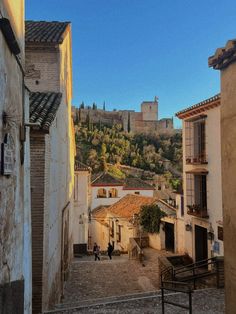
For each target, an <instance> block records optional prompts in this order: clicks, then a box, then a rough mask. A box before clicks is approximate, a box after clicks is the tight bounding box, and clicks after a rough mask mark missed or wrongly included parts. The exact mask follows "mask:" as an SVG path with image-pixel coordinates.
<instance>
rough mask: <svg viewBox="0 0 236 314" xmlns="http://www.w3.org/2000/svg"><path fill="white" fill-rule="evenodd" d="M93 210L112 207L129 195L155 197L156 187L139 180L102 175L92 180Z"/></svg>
mask: <svg viewBox="0 0 236 314" xmlns="http://www.w3.org/2000/svg"><path fill="white" fill-rule="evenodd" d="M91 186H92V204H91V209H92V210H93V209H94V208H96V207H98V206H110V205H112V204H114V203H116V202H117V201H118V200H119V199H121V198H122V197H124V196H125V195H127V194H135V195H142V196H149V197H153V193H154V187H153V186H151V185H150V184H148V183H146V182H144V181H143V180H141V179H139V178H126V179H117V178H114V177H113V176H112V175H110V174H109V173H102V174H100V175H99V176H98V177H96V178H95V179H93V180H92V184H91Z"/></svg>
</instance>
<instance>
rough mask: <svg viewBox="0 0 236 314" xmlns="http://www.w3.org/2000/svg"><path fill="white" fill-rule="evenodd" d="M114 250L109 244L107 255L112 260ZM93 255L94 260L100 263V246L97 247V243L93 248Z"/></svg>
mask: <svg viewBox="0 0 236 314" xmlns="http://www.w3.org/2000/svg"><path fill="white" fill-rule="evenodd" d="M113 250H114V248H113V246H112V245H111V243H108V247H107V255H108V256H109V258H110V259H112V252H113ZM93 254H94V258H95V261H96V260H97V259H98V260H99V261H100V256H99V255H100V246H98V245H97V243H94V246H93Z"/></svg>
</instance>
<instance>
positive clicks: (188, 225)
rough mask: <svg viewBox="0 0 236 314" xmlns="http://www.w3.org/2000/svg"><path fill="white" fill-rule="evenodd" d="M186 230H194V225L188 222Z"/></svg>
mask: <svg viewBox="0 0 236 314" xmlns="http://www.w3.org/2000/svg"><path fill="white" fill-rule="evenodd" d="M185 230H186V231H192V225H191V223H187V224H186V225H185Z"/></svg>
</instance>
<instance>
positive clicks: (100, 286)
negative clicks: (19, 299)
mask: <svg viewBox="0 0 236 314" xmlns="http://www.w3.org/2000/svg"><path fill="white" fill-rule="evenodd" d="M164 254H165V255H166V254H168V253H166V252H165V251H157V250H154V249H151V248H147V249H145V261H144V263H143V264H141V263H139V262H137V261H135V260H129V259H128V256H127V255H121V256H113V259H112V260H111V261H110V260H108V258H107V256H101V261H96V262H95V261H94V257H93V256H85V257H82V258H77V259H75V260H74V262H73V264H72V266H71V270H70V275H69V280H68V281H67V284H66V286H65V291H64V298H63V302H62V303H61V304H58V305H57V306H56V307H55V309H54V310H53V311H49V312H45V313H55V314H56V313H58V314H59V313H63V314H65V313H68V314H72V313H74V314H75V313H100V314H102V313H122V314H123V313H138V314H139V313H140V314H141V313H142V314H143V313H150V314H151V313H161V294H160V291H159V269H158V268H159V267H158V256H160V255H164ZM169 295H171V298H172V300H176V301H177V300H178V302H179V301H180V302H182V303H186V302H187V298H186V296H185V295H184V296H183V295H182V294H176V295H175V296H173V293H170V294H169ZM223 298H224V292H223V290H219V289H218V290H217V289H206V290H201V291H197V292H195V293H194V294H193V304H194V306H195V307H194V309H195V310H196V311H195V312H194V313H204V312H206V311H207V313H224V304H223V303H224V302H223ZM173 312H174V313H185V311H183V309H178V308H176V307H173V306H170V305H168V306H166V313H173Z"/></svg>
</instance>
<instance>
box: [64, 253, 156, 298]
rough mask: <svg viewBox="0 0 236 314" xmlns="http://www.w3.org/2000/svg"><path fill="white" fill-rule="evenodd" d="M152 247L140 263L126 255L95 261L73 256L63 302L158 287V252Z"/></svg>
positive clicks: (105, 257)
mask: <svg viewBox="0 0 236 314" xmlns="http://www.w3.org/2000/svg"><path fill="white" fill-rule="evenodd" d="M159 254H160V253H159V252H158V251H156V250H153V249H150V248H149V249H146V250H145V261H144V263H143V265H144V266H143V265H142V264H140V263H139V262H137V261H134V260H128V256H127V255H122V256H113V259H112V260H108V257H107V256H102V257H101V261H96V262H95V261H94V257H93V256H89V257H85V258H82V259H76V260H75V261H74V263H73V265H72V268H71V272H70V278H69V281H68V282H67V285H66V289H65V293H64V295H65V298H64V303H71V302H75V301H80V302H81V301H84V300H88V299H96V298H104V297H111V296H119V295H125V294H132V293H137V292H147V291H155V290H157V289H159V269H158V255H159Z"/></svg>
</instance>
